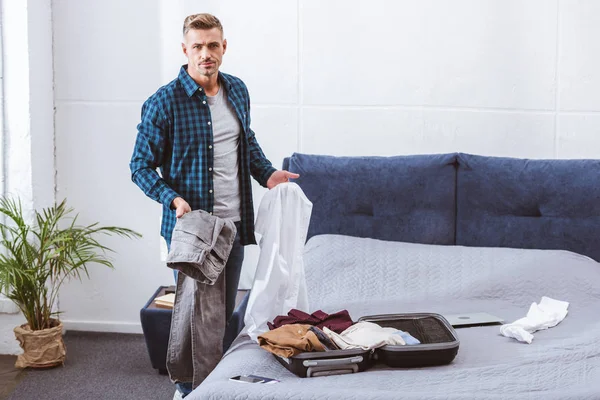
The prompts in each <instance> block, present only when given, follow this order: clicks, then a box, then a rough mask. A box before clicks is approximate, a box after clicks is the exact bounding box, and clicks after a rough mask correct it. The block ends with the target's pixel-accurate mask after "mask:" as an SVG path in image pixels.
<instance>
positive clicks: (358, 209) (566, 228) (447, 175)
mask: <svg viewBox="0 0 600 400" xmlns="http://www.w3.org/2000/svg"><path fill="white" fill-rule="evenodd" d="M284 167H285V168H287V169H289V170H290V171H293V172H298V173H299V174H300V175H301V176H300V178H299V179H298V180H297V183H298V184H299V185H300V186H301V187H302V189H303V190H304V192H305V193H306V195H307V197H308V198H309V199H310V200H311V201H312V202H313V214H312V218H311V225H310V228H309V235H308V238H309V239H308V241H307V244H306V247H305V253H304V257H305V259H304V260H305V270H306V276H307V288H308V292H309V302H310V305H311V310H316V309H322V310H324V311H326V312H335V311H338V310H340V309H347V310H348V311H349V312H350V315H351V316H352V317H353V318H354V319H355V320H356V319H358V318H359V317H361V316H363V315H369V314H371V315H372V314H382V313H400V312H402V313H404V312H437V313H441V314H451V313H458V312H461V313H462V312H479V311H485V312H489V313H492V314H495V315H498V316H501V317H503V318H504V319H505V320H507V321H513V320H516V319H518V318H521V317H523V316H525V314H526V313H527V310H528V308H529V305H530V304H531V303H532V302H539V301H540V299H541V297H542V296H549V297H552V298H555V299H559V300H564V301H568V302H569V303H570V307H569V314H568V315H567V317H566V318H565V320H564V321H563V322H562V323H560V324H559V325H558V326H556V327H554V328H551V329H549V330H545V331H538V332H536V333H534V337H535V338H534V341H533V343H532V344H524V343H520V342H517V341H516V340H514V339H509V338H506V337H503V336H501V335H500V334H499V329H498V326H482V327H474V328H466V329H457V333H458V336H459V339H460V349H459V352H458V355H457V357H456V358H455V360H454V361H453V362H452V363H451V364H449V365H445V366H437V367H428V368H417V369H391V368H386V367H382V366H376V367H374V368H373V369H370V370H368V371H365V372H361V373H358V374H352V375H337V376H329V377H318V378H298V377H296V376H295V375H293V374H292V373H290V372H288V371H287V370H286V369H285V368H283V367H282V366H281V365H280V364H279V363H278V362H277V361H276V360H275V359H274V357H273V356H272V355H271V354H270V353H268V352H266V351H264V350H262V349H261V348H259V347H258V345H257V344H255V343H253V342H251V341H250V340H249V339H248V337H247V336H245V335H244V333H243V331H242V333H241V334H240V335H239V336H238V337H237V339H236V340H235V341H234V344H233V345H232V347H231V348H230V350H229V351H228V353H227V354H226V355H225V356H224V357H223V359H222V360H221V361H220V363H219V364H218V365H217V367H216V369H215V370H214V371H213V372H212V373H211V374H210V375H209V377H208V378H207V379H206V380H205V381H204V382H203V383H202V384H201V385H200V386H199V387H198V388H196V390H194V391H193V392H192V394H190V395H189V396H188V398H189V399H192V400H193V399H240V400H241V399H465V398H468V399H504V398H511V399H512V398H520V399H598V398H600V321H599V319H598V310H599V308H600V307H599V305H600V265H599V264H598V262H597V260H599V259H600V235H599V234H600V201H598V199H600V185H598V184H597V182H598V176H600V161H597V160H524V159H513V158H499V157H483V156H477V155H470V154H463V153H451V154H438V155H418V156H400V157H330V156H318V155H306V154H294V155H292V156H291V157H289V158H288V159H286V162H285V165H284ZM238 312H240V310H238ZM240 374H255V375H261V376H267V377H271V378H277V379H279V380H280V381H281V382H280V383H277V384H274V385H257V384H240V383H235V382H230V381H229V380H228V378H229V377H232V376H235V375H240Z"/></svg>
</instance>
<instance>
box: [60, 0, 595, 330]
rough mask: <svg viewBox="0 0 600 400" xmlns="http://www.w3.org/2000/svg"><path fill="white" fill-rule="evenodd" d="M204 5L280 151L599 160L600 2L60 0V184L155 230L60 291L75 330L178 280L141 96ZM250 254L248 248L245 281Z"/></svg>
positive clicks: (103, 213)
mask: <svg viewBox="0 0 600 400" xmlns="http://www.w3.org/2000/svg"><path fill="white" fill-rule="evenodd" d="M196 12H212V13H214V14H216V15H217V16H218V17H219V18H220V19H221V20H222V22H223V24H224V26H225V36H226V38H227V39H228V42H229V47H228V52H227V54H226V55H225V59H224V64H223V67H222V69H223V70H224V71H226V72H229V73H233V74H235V75H237V76H239V77H241V78H242V79H244V80H245V82H246V83H247V85H248V87H249V89H250V93H251V95H252V100H253V106H252V110H253V112H252V117H253V128H254V130H255V131H256V132H257V137H258V139H259V141H260V143H261V144H262V147H263V149H264V150H265V152H266V154H267V155H268V156H269V157H270V158H271V160H272V161H273V162H274V164H276V165H280V164H281V161H282V159H283V157H285V156H286V155H289V154H291V153H292V152H293V151H302V152H308V153H328V154H334V155H396V154H412V153H437V152H452V151H463V152H472V153H479V154H487V155H501V156H517V157H531V158H542V157H543V158H555V157H566V158H578V157H590V158H600V153H599V151H598V148H599V146H598V145H600V42H599V41H598V40H597V39H596V38H597V37H598V36H600V27H599V26H598V24H597V23H596V21H597V20H598V19H599V18H600V3H598V2H595V1H592V0H587V1H558V0H529V1H526V2H523V1H517V0H485V1H483V0H460V1H452V2H446V1H441V0H439V1H434V0H424V1H420V2H415V1H408V0H405V1H383V0H371V1H369V2H363V1H356V0H355V1H348V0H330V1H318V0H297V1H277V0H255V1H242V0H238V1H227V2H223V1H217V0H209V1H202V2H200V1H191V0H189V1H184V0H179V1H174V0H162V1H161V0H134V1H127V2H123V1H120V0H103V1H91V0H88V1H81V0H54V1H53V15H54V21H53V26H54V58H55V63H54V67H55V96H56V97H55V101H56V107H57V111H56V146H57V155H56V157H57V158H56V159H57V194H56V198H57V199H59V200H60V199H62V198H64V197H67V198H68V200H69V202H70V204H71V205H72V206H74V207H76V209H78V210H79V211H80V212H81V216H82V220H83V221H87V222H91V221H100V222H101V223H103V224H116V225H122V226H126V227H129V228H132V229H135V230H138V231H140V232H142V233H143V234H144V238H143V239H142V240H132V241H130V240H123V239H110V240H106V243H107V244H108V245H109V246H111V247H113V248H114V249H115V250H116V251H117V254H116V255H115V258H114V260H115V265H116V269H115V270H114V271H109V270H106V269H104V268H97V269H94V271H93V272H92V279H91V280H90V281H85V282H83V283H70V284H68V285H67V286H66V287H65V288H64V290H63V292H62V296H61V308H62V309H63V311H64V312H65V314H64V316H63V318H64V319H65V320H66V321H67V323H68V325H69V326H70V327H72V328H77V329H98V330H118V331H128V332H129V331H133V332H139V329H140V328H139V323H138V321H139V317H138V315H139V314H138V313H139V309H140V308H141V307H142V305H143V304H144V303H145V301H146V300H147V299H148V297H149V296H150V295H151V293H152V292H153V291H154V290H155V289H156V287H157V286H159V285H162V284H170V283H171V282H172V275H171V272H170V270H168V269H167V268H166V267H165V266H164V265H163V264H162V263H161V262H160V259H159V258H160V257H159V236H158V231H159V215H160V206H159V205H158V204H155V203H153V202H152V201H151V200H149V199H147V198H146V197H144V195H143V194H142V192H141V191H140V190H139V189H138V188H137V187H135V185H134V184H133V183H132V182H131V181H130V177H129V170H128V162H129V158H130V155H131V151H132V148H133V143H134V140H135V136H136V129H135V127H136V124H137V122H138V121H139V113H140V107H141V104H142V102H143V101H144V100H145V99H146V98H147V97H148V96H149V95H150V94H152V93H153V92H154V91H155V90H156V89H157V88H158V87H159V86H160V85H162V84H164V83H166V82H168V81H169V80H171V79H173V78H175V77H176V76H177V73H178V68H179V66H180V65H181V64H182V63H183V62H184V59H183V57H182V55H181V51H180V31H181V23H182V21H183V18H184V17H185V16H186V15H187V14H190V13H196ZM262 193H264V191H263V189H258V188H257V190H256V200H257V203H258V201H259V200H260V197H261V195H262ZM256 256H257V252H256V247H253V248H248V250H247V260H246V261H247V262H246V269H245V275H244V277H243V282H244V285H247V284H248V283H249V282H250V281H251V275H252V272H251V271H252V265H253V263H255V262H256Z"/></svg>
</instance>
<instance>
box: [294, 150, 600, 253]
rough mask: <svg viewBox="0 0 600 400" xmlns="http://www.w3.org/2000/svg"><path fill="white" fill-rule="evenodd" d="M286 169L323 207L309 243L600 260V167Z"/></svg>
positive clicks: (347, 161)
mask: <svg viewBox="0 0 600 400" xmlns="http://www.w3.org/2000/svg"><path fill="white" fill-rule="evenodd" d="M284 169H288V170H289V171H292V172H297V173H299V174H300V178H299V179H297V180H296V183H298V184H299V185H300V186H301V187H302V189H303V191H304V192H305V194H306V195H307V197H308V198H309V199H310V200H311V201H312V202H313V213H312V217H311V224H310V227H309V232H308V238H310V237H312V236H314V235H319V234H325V233H335V234H343V235H349V236H359V237H372V238H376V239H383V240H393V241H403V242H413V243H427V244H445V245H452V244H458V245H465V246H484V247H516V248H537V249H564V250H571V251H574V252H577V253H580V254H585V255H587V256H590V257H592V258H594V259H595V260H600V185H599V184H598V177H600V160H526V159H516V158H502V157H483V156H477V155H471V154H463V153H451V154H435V155H415V156H397V157H332V156H321V155H308V154H298V153H295V154H293V155H292V156H291V157H289V158H286V159H285V160H284Z"/></svg>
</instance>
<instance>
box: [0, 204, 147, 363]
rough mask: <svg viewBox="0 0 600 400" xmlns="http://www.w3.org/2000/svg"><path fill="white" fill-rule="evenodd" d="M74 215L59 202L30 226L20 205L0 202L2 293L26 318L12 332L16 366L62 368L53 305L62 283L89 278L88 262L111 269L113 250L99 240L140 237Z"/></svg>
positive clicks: (59, 331)
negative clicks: (16, 349) (16, 346)
mask: <svg viewBox="0 0 600 400" xmlns="http://www.w3.org/2000/svg"><path fill="white" fill-rule="evenodd" d="M72 212H73V209H71V208H68V207H67V205H66V201H63V202H62V203H60V204H58V205H54V206H52V207H48V208H45V209H44V210H42V212H38V211H37V210H36V211H34V212H33V218H32V222H31V223H28V222H27V221H26V218H25V215H24V213H23V209H22V206H21V203H20V201H18V200H14V199H10V198H6V197H2V198H0V217H3V218H2V220H0V234H1V237H0V293H2V294H3V295H4V296H6V297H7V298H9V299H11V300H12V301H13V302H14V303H15V304H16V305H17V306H18V307H19V309H20V310H21V312H22V313H23V315H24V316H25V320H26V323H25V324H23V325H21V326H17V327H16V328H15V329H14V332H15V336H16V338H17V340H18V341H19V344H20V346H21V348H22V349H23V354H21V355H19V356H18V358H17V362H16V364H15V366H16V367H18V368H25V367H38V368H39V367H42V368H43V367H52V366H57V365H61V364H63V362H64V360H65V357H66V349H65V345H64V342H63V339H62V323H61V322H60V319H59V318H58V314H59V312H58V311H57V310H56V308H55V303H56V300H57V296H58V293H59V290H60V287H61V285H62V284H63V283H64V282H65V281H66V280H68V279H70V278H75V279H78V280H81V279H82V277H83V276H84V275H85V276H86V277H88V278H89V274H88V267H89V266H90V265H91V264H99V265H104V266H106V267H109V268H113V264H112V262H111V261H110V260H109V259H108V258H107V256H106V254H107V252H110V251H112V250H111V249H109V248H108V247H106V246H104V245H102V244H100V242H98V240H97V237H98V236H99V235H102V234H107V235H113V234H116V235H119V236H123V237H127V238H132V237H140V236H141V235H140V234H139V233H136V232H134V231H132V230H130V229H126V228H120V227H115V226H99V225H98V224H97V223H95V224H91V225H86V226H81V225H78V224H77V215H75V216H74V217H71V214H72Z"/></svg>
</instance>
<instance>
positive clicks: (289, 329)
mask: <svg viewBox="0 0 600 400" xmlns="http://www.w3.org/2000/svg"><path fill="white" fill-rule="evenodd" d="M310 327H311V326H310V325H303V324H290V325H283V326H281V327H279V328H277V329H273V330H272V331H269V332H265V333H263V334H262V335H260V336H258V338H257V339H258V344H259V345H260V347H262V348H263V349H265V350H267V351H270V352H271V353H273V354H277V355H278V356H281V357H286V358H289V357H292V356H295V355H296V354H299V353H302V352H305V351H325V348H324V347H323V345H322V344H321V342H320V341H319V339H318V338H317V335H315V333H314V332H312V331H310V330H309V329H310Z"/></svg>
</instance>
